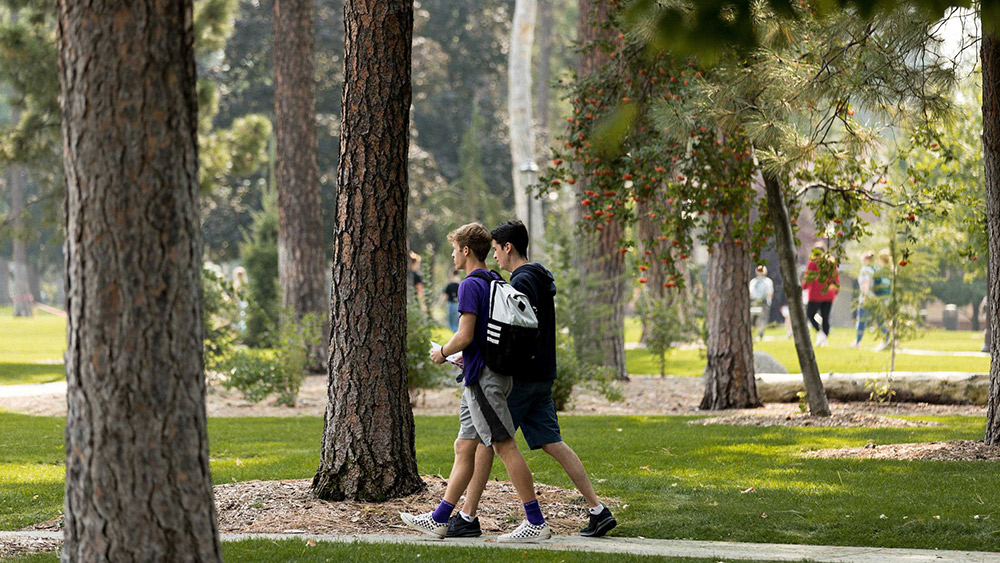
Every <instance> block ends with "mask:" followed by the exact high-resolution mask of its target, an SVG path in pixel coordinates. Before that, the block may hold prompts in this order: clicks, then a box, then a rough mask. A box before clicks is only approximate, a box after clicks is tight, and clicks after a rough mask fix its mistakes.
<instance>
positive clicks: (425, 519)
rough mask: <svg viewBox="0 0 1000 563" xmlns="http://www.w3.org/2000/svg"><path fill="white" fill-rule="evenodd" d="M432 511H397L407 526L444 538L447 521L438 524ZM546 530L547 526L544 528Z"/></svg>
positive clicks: (446, 530)
mask: <svg viewBox="0 0 1000 563" xmlns="http://www.w3.org/2000/svg"><path fill="white" fill-rule="evenodd" d="M432 514H434V513H433V512H425V513H424V514H417V515H413V514H407V513H406V512H401V513H399V517H400V518H402V519H403V523H404V524H406V525H407V526H409V527H411V528H413V529H414V530H416V531H418V532H423V533H425V534H427V535H428V536H432V537H435V538H437V539H439V540H441V539H444V535H445V534H447V533H448V523H447V522H445V523H444V524H439V523H438V522H436V521H435V520H434V518H433V517H432V516H431V515H432ZM546 530H548V528H546Z"/></svg>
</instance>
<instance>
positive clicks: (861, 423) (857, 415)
mask: <svg viewBox="0 0 1000 563" xmlns="http://www.w3.org/2000/svg"><path fill="white" fill-rule="evenodd" d="M688 424H698V425H702V426H707V425H709V424H728V425H731V426H799V427H809V426H815V427H817V428H918V427H926V426H941V424H940V423H937V422H930V421H925V420H904V419H902V418H890V417H887V416H880V415H876V414H868V413H861V412H843V413H835V414H832V415H830V416H811V415H808V414H785V415H776V416H768V415H757V414H734V415H729V416H717V417H713V418H700V419H698V420H692V421H690V422H689V423H688Z"/></svg>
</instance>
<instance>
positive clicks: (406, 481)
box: [313, 0, 424, 501]
mask: <svg viewBox="0 0 1000 563" xmlns="http://www.w3.org/2000/svg"><path fill="white" fill-rule="evenodd" d="M344 21H345V27H346V34H345V57H344V63H345V67H344V68H345V75H344V94H343V103H342V106H341V107H342V108H343V121H342V126H341V137H340V163H339V165H338V167H339V168H338V171H337V172H338V186H339V188H338V192H337V209H338V210H339V212H338V213H337V224H336V227H335V233H334V244H333V253H334V254H333V296H332V303H331V309H332V312H331V318H332V323H333V329H332V331H331V338H330V379H329V383H328V391H327V401H328V402H327V407H326V420H325V428H324V430H323V445H322V452H321V459H320V466H319V469H318V470H317V472H316V476H315V477H314V478H313V491H314V492H315V493H316V495H317V496H319V497H320V498H323V499H328V500H340V499H344V498H351V499H356V500H362V501H383V500H386V499H389V498H393V497H399V496H404V495H409V494H411V493H414V492H416V491H418V490H420V489H421V488H422V487H423V486H424V485H423V482H422V481H421V480H420V476H419V475H418V473H417V458H416V450H415V449H414V433H413V432H414V429H413V411H412V410H411V409H410V398H409V394H408V392H407V387H406V377H407V368H406V284H407V279H408V273H409V268H408V267H407V256H406V205H407V193H408V191H407V149H408V144H409V130H408V125H409V110H410V96H411V87H410V42H411V36H412V32H413V3H412V0H347V2H346V4H345V6H344Z"/></svg>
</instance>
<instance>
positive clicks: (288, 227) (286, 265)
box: [274, 0, 328, 372]
mask: <svg viewBox="0 0 1000 563" xmlns="http://www.w3.org/2000/svg"><path fill="white" fill-rule="evenodd" d="M313 58H314V55H313V5H312V0H275V2H274V75H275V85H274V118H275V139H276V144H277V161H278V162H277V174H276V178H275V179H276V181H277V185H278V283H279V285H280V287H281V306H282V308H283V309H284V310H285V311H287V312H291V313H294V314H295V316H296V318H301V317H302V316H303V315H307V314H310V313H311V314H314V315H316V316H318V317H319V318H320V319H326V318H327V314H328V309H327V304H328V299H327V297H326V292H327V288H326V254H325V251H324V249H323V214H322V209H323V201H322V200H323V197H322V193H321V188H320V182H319V165H318V164H317V160H316V158H317V154H316V152H317V144H316V82H315V77H314V71H313ZM325 335H326V333H325V331H324V335H322V336H320V337H318V338H317V339H316V340H315V341H314V342H313V343H312V344H311V345H310V347H309V367H310V370H311V371H314V372H321V371H325V370H326V361H327V347H326V342H325V338H324V337H325Z"/></svg>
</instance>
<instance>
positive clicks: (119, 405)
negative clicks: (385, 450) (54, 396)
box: [59, 0, 221, 561]
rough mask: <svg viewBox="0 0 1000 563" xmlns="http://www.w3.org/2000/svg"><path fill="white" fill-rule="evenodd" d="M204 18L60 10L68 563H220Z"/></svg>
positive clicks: (188, 9)
mask: <svg viewBox="0 0 1000 563" xmlns="http://www.w3.org/2000/svg"><path fill="white" fill-rule="evenodd" d="M192 15H193V8H192V2H191V1H190V0H188V1H184V2H165V3H155V2H133V3H127V4H125V3H122V2H116V1H112V0H91V1H89V2H73V1H70V0H61V1H60V2H59V70H60V73H59V74H60V85H61V95H60V100H61V105H62V116H63V119H62V139H63V169H64V170H65V174H66V249H67V253H66V268H67V291H68V293H69V295H68V308H69V326H68V334H69V342H68V351H67V354H66V358H67V359H66V380H67V403H68V413H67V420H66V505H65V508H66V518H65V529H64V537H65V545H64V547H63V552H62V560H63V561H220V560H221V556H220V549H219V537H218V533H217V528H216V517H215V508H214V505H213V502H212V480H211V476H210V474H209V458H208V436H207V431H206V416H205V375H204V370H203V368H204V366H203V361H202V320H201V314H202V305H201V255H202V244H201V236H200V234H199V220H198V154H197V137H196V131H197V98H196V94H195V81H196V76H195V62H194V48H193V44H194V29H193V24H192Z"/></svg>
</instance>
